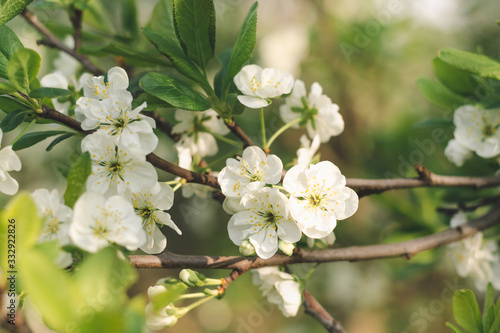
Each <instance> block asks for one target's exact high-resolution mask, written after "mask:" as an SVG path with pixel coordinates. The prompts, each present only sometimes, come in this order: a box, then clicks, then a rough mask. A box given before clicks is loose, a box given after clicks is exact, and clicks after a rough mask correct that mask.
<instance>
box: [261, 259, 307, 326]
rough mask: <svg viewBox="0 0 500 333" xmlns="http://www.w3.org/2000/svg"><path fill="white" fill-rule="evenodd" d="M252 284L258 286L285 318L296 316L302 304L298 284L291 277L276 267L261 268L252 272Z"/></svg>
mask: <svg viewBox="0 0 500 333" xmlns="http://www.w3.org/2000/svg"><path fill="white" fill-rule="evenodd" d="M252 274H253V284H254V285H256V286H259V289H260V290H261V291H262V294H263V295H264V296H266V297H267V300H268V301H269V302H271V303H273V304H276V305H278V307H279V309H280V310H281V312H282V313H283V315H284V316H285V317H293V316H295V315H296V314H297V312H298V311H299V308H300V304H301V303H302V297H301V292H300V284H299V283H298V282H297V281H295V280H294V278H293V276H292V275H290V274H288V273H285V272H281V271H280V270H279V268H278V267H263V268H257V269H254V270H252Z"/></svg>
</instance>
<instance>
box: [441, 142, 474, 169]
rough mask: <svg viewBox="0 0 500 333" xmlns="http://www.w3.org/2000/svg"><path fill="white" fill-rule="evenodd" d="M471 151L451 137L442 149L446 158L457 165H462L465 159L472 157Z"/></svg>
mask: <svg viewBox="0 0 500 333" xmlns="http://www.w3.org/2000/svg"><path fill="white" fill-rule="evenodd" d="M472 153H473V152H472V150H470V149H469V148H467V147H465V146H464V145H463V144H461V143H460V142H458V141H457V140H455V139H451V140H450V141H449V142H448V145H447V146H446V148H445V150H444V155H445V156H446V158H448V160H449V161H450V162H451V163H453V164H455V165H456V166H457V167H461V166H462V165H464V163H465V161H467V160H468V159H470V158H471V157H472Z"/></svg>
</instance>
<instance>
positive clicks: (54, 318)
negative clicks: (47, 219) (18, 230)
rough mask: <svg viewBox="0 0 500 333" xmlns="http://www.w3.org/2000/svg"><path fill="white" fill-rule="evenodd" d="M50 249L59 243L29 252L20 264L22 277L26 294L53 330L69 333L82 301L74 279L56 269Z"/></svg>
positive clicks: (47, 244)
mask: <svg viewBox="0 0 500 333" xmlns="http://www.w3.org/2000/svg"><path fill="white" fill-rule="evenodd" d="M23 230H26V229H24V228H23ZM50 245H53V246H54V245H55V243H54V242H49V243H43V244H39V245H37V246H36V247H35V248H33V249H31V250H29V251H26V252H25V254H24V255H23V256H22V260H20V264H19V271H18V273H19V274H18V277H19V282H20V286H21V288H22V290H23V291H25V292H26V293H27V294H28V295H29V297H30V301H31V302H32V303H33V304H34V305H35V306H36V308H37V309H38V310H39V311H40V313H41V315H42V317H43V320H44V321H45V322H46V323H47V324H48V325H49V327H51V328H52V329H54V330H56V331H67V330H66V329H67V328H68V326H67V325H68V324H71V323H75V322H76V321H77V319H78V311H79V310H80V311H81V310H82V297H81V293H80V292H79V290H78V289H76V288H75V283H74V282H73V280H72V279H71V277H70V276H69V275H68V274H67V273H66V272H65V271H63V270H61V269H60V268H59V267H57V266H56V265H55V263H54V260H53V258H52V256H51V255H49V253H48V252H49V251H51V249H50V248H49V249H47V247H48V246H50Z"/></svg>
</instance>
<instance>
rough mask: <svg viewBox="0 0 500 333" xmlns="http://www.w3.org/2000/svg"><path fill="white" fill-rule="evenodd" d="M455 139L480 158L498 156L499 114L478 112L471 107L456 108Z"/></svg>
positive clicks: (499, 145)
mask: <svg viewBox="0 0 500 333" xmlns="http://www.w3.org/2000/svg"><path fill="white" fill-rule="evenodd" d="M453 122H454V123H455V126H456V128H455V132H454V136H455V139H456V140H457V141H458V142H460V143H461V144H462V145H463V146H465V147H466V148H468V149H470V150H472V151H475V152H476V154H478V155H479V156H481V157H484V158H490V157H494V156H497V155H498V154H500V130H499V128H500V112H499V111H498V110H479V109H477V108H475V107H474V106H473V105H465V106H462V107H460V108H458V109H457V110H456V111H455V114H454V116H453Z"/></svg>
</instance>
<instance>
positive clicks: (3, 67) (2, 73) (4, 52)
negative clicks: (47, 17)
mask: <svg viewBox="0 0 500 333" xmlns="http://www.w3.org/2000/svg"><path fill="white" fill-rule="evenodd" d="M22 48H24V46H23V44H22V43H21V41H19V38H17V36H16V34H15V33H14V32H13V31H12V30H10V28H9V27H7V26H6V25H2V26H0V77H3V78H4V79H7V78H8V77H7V65H8V64H9V60H10V58H12V55H13V54H14V53H15V52H16V51H17V50H18V49H22ZM0 89H1V88H0Z"/></svg>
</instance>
